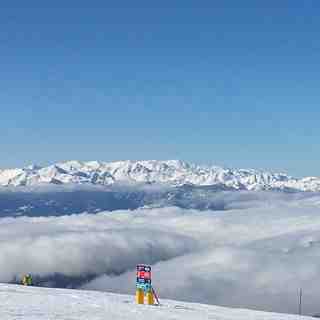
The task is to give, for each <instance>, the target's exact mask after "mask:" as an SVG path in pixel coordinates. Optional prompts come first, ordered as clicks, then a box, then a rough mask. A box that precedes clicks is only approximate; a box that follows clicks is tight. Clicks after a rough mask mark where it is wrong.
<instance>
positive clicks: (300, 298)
mask: <svg viewBox="0 0 320 320" xmlns="http://www.w3.org/2000/svg"><path fill="white" fill-rule="evenodd" d="M299 315H300V316H301V315H302V288H300V290H299Z"/></svg>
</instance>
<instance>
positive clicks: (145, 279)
mask: <svg viewBox="0 0 320 320" xmlns="http://www.w3.org/2000/svg"><path fill="white" fill-rule="evenodd" d="M145 295H146V296H147V301H148V304H154V295H153V290H152V285H151V267H150V266H147V265H144V264H139V265H137V281H136V300H137V303H138V304H143V303H144V296H145Z"/></svg>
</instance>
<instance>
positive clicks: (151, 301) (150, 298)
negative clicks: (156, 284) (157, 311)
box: [147, 291, 154, 305]
mask: <svg viewBox="0 0 320 320" xmlns="http://www.w3.org/2000/svg"><path fill="white" fill-rule="evenodd" d="M147 302H148V304H152V305H154V296H153V293H152V292H151V291H149V292H147Z"/></svg>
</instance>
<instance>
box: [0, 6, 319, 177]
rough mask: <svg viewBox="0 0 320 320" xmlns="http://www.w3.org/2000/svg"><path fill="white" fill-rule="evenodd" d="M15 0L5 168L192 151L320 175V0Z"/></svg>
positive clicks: (0, 21) (202, 159) (6, 66)
mask: <svg viewBox="0 0 320 320" xmlns="http://www.w3.org/2000/svg"><path fill="white" fill-rule="evenodd" d="M6 3H7V5H5V4H4V3H2V4H1V5H0V62H1V71H0V108H1V113H0V152H1V157H0V167H13V166H23V165H27V164H30V163H39V164H47V163H51V162H54V161H58V160H67V159H79V160H91V159H92V160H93V159H97V160H107V161H109V160H118V159H182V160H187V161H193V162H197V163H209V164H210V163H215V164H218V165H226V166H232V167H255V168H266V169H271V170H275V171H279V170H280V171H286V172H289V173H290V174H292V175H297V176H302V175H318V176H320V166H319V165H318V159H319V158H320V148H319V137H320V127H319V120H320V89H319V87H320V19H319V16H320V1H318V0H314V1H312V0H306V1H301V0H299V1H298V0H287V1H281V0H280V1H279V0H271V1H257V0H255V1H250V0H249V1H247V0H245V1H236V0H234V1H231V0H230V1H214V0H212V1H188V0H184V1H172V0H171V1H145V0H142V1H120V0H119V1H82V0H78V1H72V0H69V1H32V0H30V1H14V0H13V1H10V2H9V1H6ZM66 3H67V4H66ZM9 4H10V5H11V6H10V7H9Z"/></svg>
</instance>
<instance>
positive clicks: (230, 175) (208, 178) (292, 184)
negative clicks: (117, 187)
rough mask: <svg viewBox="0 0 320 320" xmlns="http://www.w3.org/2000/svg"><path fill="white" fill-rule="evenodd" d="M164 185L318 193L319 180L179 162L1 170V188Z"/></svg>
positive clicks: (66, 164) (65, 164) (72, 163)
mask: <svg viewBox="0 0 320 320" xmlns="http://www.w3.org/2000/svg"><path fill="white" fill-rule="evenodd" d="M115 183H126V184H135V183H140V184H166V185H170V186H182V185H194V186H221V187H222V188H223V187H226V188H229V189H235V190H279V189H280V190H290V191H311V192H314V191H320V177H306V178H302V179H298V178H294V177H291V176H289V175H286V174H282V173H271V172H265V171H259V170H254V169H228V168H221V167H216V166H211V167H210V166H199V165H195V164H191V163H187V162H183V161H179V160H168V161H157V160H146V161H130V160H129V161H117V162H98V161H89V162H81V161H66V162H61V163H56V164H53V165H50V166H47V167H39V166H35V165H32V166H29V167H26V168H22V169H4V170H0V186H33V185H41V184H95V185H105V186H109V185H112V184H115Z"/></svg>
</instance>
